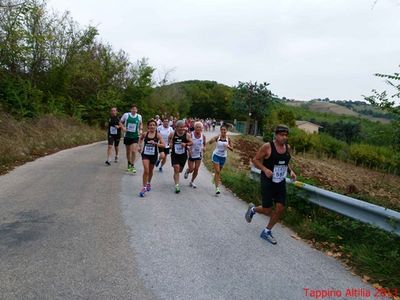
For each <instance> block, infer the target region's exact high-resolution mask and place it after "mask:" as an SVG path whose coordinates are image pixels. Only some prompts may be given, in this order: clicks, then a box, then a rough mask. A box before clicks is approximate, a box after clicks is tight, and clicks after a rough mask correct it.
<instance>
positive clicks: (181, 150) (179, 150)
mask: <svg viewBox="0 0 400 300" xmlns="http://www.w3.org/2000/svg"><path fill="white" fill-rule="evenodd" d="M174 147H175V148H174V149H175V153H176V154H183V153H185V148H183V147H182V145H181V144H175V146H174Z"/></svg>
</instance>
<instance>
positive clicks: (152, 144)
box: [139, 120, 165, 197]
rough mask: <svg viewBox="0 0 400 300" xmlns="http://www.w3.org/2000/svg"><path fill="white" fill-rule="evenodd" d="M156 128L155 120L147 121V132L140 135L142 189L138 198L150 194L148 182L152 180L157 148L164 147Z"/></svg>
mask: <svg viewBox="0 0 400 300" xmlns="http://www.w3.org/2000/svg"><path fill="white" fill-rule="evenodd" d="M156 128H157V122H156V121H155V120H150V121H148V122H147V132H144V133H142V134H141V135H140V139H139V152H141V153H142V163H143V188H142V190H141V191H140V193H139V196H140V197H144V194H145V193H146V192H150V190H151V184H150V182H151V179H152V178H153V170H154V165H155V163H156V160H157V157H158V148H164V147H165V144H164V141H163V139H162V136H161V134H159V133H158V132H157V130H156ZM143 141H144V143H143Z"/></svg>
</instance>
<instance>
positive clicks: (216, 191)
mask: <svg viewBox="0 0 400 300" xmlns="http://www.w3.org/2000/svg"><path fill="white" fill-rule="evenodd" d="M215 193H216V194H217V195H219V194H221V191H220V189H219V187H217V189H216V190H215Z"/></svg>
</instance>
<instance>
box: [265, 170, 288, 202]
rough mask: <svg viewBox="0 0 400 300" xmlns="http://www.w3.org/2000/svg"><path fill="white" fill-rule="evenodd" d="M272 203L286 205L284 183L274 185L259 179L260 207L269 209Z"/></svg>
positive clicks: (266, 180)
mask: <svg viewBox="0 0 400 300" xmlns="http://www.w3.org/2000/svg"><path fill="white" fill-rule="evenodd" d="M273 202H275V203H276V202H279V203H281V204H283V205H285V204H286V181H285V180H284V181H282V182H280V183H274V182H272V181H271V180H269V179H265V177H264V176H262V177H261V203H262V207H264V208H270V207H272V204H273Z"/></svg>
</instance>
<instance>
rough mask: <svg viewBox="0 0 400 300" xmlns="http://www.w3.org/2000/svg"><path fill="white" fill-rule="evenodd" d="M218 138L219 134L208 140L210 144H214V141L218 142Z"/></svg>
mask: <svg viewBox="0 0 400 300" xmlns="http://www.w3.org/2000/svg"><path fill="white" fill-rule="evenodd" d="M217 139H218V136H214V137H213V138H211V140H209V141H208V143H209V144H212V143H214V142H216V141H217Z"/></svg>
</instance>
